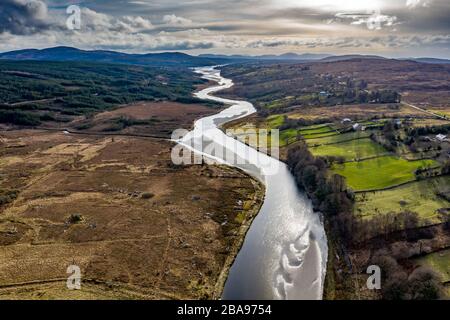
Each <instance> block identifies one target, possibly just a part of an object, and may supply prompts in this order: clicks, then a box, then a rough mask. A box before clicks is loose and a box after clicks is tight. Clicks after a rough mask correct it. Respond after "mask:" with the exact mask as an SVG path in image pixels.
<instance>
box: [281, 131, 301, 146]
mask: <svg viewBox="0 0 450 320" xmlns="http://www.w3.org/2000/svg"><path fill="white" fill-rule="evenodd" d="M297 135H298V130H297V129H287V130H283V131H281V132H280V146H281V147H283V146H286V145H288V144H290V143H293V142H295V141H296V139H297Z"/></svg>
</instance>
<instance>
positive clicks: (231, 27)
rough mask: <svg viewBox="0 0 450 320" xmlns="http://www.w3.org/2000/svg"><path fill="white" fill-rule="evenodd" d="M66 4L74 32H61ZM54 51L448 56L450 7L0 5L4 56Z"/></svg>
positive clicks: (184, 0)
mask: <svg viewBox="0 0 450 320" xmlns="http://www.w3.org/2000/svg"><path fill="white" fill-rule="evenodd" d="M71 5H77V6H78V7H79V8H80V10H81V14H80V18H81V19H80V21H81V24H80V28H79V29H78V28H75V29H74V30H71V28H68V26H67V19H68V18H70V15H69V14H67V12H66V11H67V8H68V7H69V6H71ZM70 21H71V22H72V23H73V21H74V20H73V19H72V20H70ZM72 25H73V24H72ZM57 45H67V46H74V47H78V48H83V49H112V50H118V51H125V52H139V53H141V52H153V51H169V50H170V51H175V50H176V51H183V52H187V53H190V54H199V53H227V54H255V55H256V54H273V53H284V52H297V53H305V52H311V53H330V54H348V53H366V54H380V55H385V56H391V57H400V56H404V57H411V56H415V57H418V56H433V57H441V58H450V1H449V0H370V1H369V0H308V1H305V0H222V1H219V0H0V51H9V50H15V49H24V48H46V47H52V46H57Z"/></svg>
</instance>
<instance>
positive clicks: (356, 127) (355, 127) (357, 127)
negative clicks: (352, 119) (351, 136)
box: [353, 123, 360, 131]
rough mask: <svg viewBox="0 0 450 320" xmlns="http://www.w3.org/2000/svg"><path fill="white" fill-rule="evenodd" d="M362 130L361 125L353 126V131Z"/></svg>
mask: <svg viewBox="0 0 450 320" xmlns="http://www.w3.org/2000/svg"><path fill="white" fill-rule="evenodd" d="M359 128H360V125H359V123H355V124H354V125H353V130H355V131H356V130H358V129H359Z"/></svg>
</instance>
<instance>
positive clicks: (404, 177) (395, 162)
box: [332, 156, 438, 191]
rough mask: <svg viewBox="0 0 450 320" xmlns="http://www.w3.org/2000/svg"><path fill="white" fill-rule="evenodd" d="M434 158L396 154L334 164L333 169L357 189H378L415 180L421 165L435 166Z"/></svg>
mask: <svg viewBox="0 0 450 320" xmlns="http://www.w3.org/2000/svg"><path fill="white" fill-rule="evenodd" d="M437 165H438V163H437V162H436V161H434V160H418V161H407V160H405V159H402V158H398V157H394V156H385V157H380V158H376V159H370V160H365V161H360V162H350V163H345V164H340V165H334V166H333V167H332V171H333V172H334V173H337V174H340V175H342V176H344V177H345V178H346V179H347V184H348V185H349V186H350V187H351V188H352V189H353V190H355V191H363V190H377V189H384V188H388V187H392V186H395V185H398V184H402V183H405V182H408V181H414V180H415V175H414V171H415V170H416V169H418V168H421V167H427V166H430V167H433V166H437Z"/></svg>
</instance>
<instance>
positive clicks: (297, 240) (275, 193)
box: [178, 67, 328, 300]
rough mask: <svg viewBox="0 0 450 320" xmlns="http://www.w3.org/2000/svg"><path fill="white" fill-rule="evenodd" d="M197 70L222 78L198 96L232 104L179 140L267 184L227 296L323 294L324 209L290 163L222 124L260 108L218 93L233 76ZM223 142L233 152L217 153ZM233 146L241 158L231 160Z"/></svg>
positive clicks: (318, 296)
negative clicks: (315, 204) (236, 136)
mask: <svg viewBox="0 0 450 320" xmlns="http://www.w3.org/2000/svg"><path fill="white" fill-rule="evenodd" d="M196 72H197V73H199V74H201V75H202V77H203V78H205V79H208V80H212V81H215V82H217V83H218V85H217V86H213V87H209V88H206V89H204V90H202V91H200V92H198V93H196V96H197V97H198V98H200V99H204V100H212V101H217V102H222V103H225V104H226V105H229V107H228V108H227V109H225V110H223V111H222V112H220V113H218V114H216V115H213V116H209V117H205V118H202V119H200V120H198V121H196V122H195V125H194V129H193V130H192V131H190V132H189V133H188V134H186V135H184V136H183V138H181V139H180V140H178V143H179V144H180V145H182V146H184V147H187V148H189V149H191V150H193V151H195V152H196V153H197V154H198V155H204V156H207V157H209V158H211V159H214V160H215V161H218V162H220V163H225V164H228V165H231V166H235V167H239V168H241V169H242V170H244V171H246V172H247V173H249V174H251V175H253V176H254V177H256V178H258V179H259V180H260V181H262V182H263V183H264V184H265V186H266V196H265V199H264V203H263V205H262V207H261V210H260V212H259V214H258V216H257V217H256V218H255V220H254V221H253V223H252V225H251V227H250V229H249V231H248V233H247V235H246V237H245V241H244V243H243V246H242V248H241V250H240V252H239V254H238V255H237V257H236V260H235V262H234V263H233V266H232V267H231V269H230V273H229V276H228V279H227V281H226V284H225V288H224V292H223V296H222V298H223V299H225V300H247V299H262V300H270V299H289V300H302V299H306V300H318V299H322V295H323V286H324V280H325V273H326V264H327V255H328V247H327V239H326V234H325V231H324V227H323V223H322V221H321V218H320V215H319V214H317V213H315V212H314V211H313V208H312V204H311V201H310V200H309V199H308V198H307V197H306V196H305V195H304V194H302V193H301V192H299V191H298V188H297V186H296V184H295V181H294V177H293V176H292V174H291V173H290V172H289V170H288V168H287V167H286V165H285V164H284V163H282V162H280V161H278V160H276V159H275V158H271V157H269V156H267V155H264V154H262V153H259V152H258V151H256V150H255V149H253V148H251V147H249V146H247V145H245V144H243V143H241V142H237V141H236V140H235V139H233V138H232V137H230V136H227V135H226V134H225V133H223V131H221V130H220V129H219V127H218V126H219V125H220V124H223V123H225V122H228V121H231V120H234V119H237V118H242V117H245V116H248V115H250V114H252V113H255V112H256V110H255V108H254V107H253V105H252V104H251V103H249V102H247V101H235V100H230V99H224V98H220V97H216V96H214V95H213V94H214V93H216V92H218V91H220V90H223V89H226V88H230V87H231V86H233V82H232V80H230V79H225V78H223V77H222V76H221V75H220V70H217V69H215V68H214V67H205V68H197V69H196ZM205 146H214V147H216V148H205ZM219 147H220V148H222V149H224V150H226V151H227V152H224V154H226V155H227V156H225V155H222V154H220V152H219V153H217V152H214V153H213V151H212V150H218V149H219ZM230 152H232V153H233V156H235V159H236V161H230V159H231V158H230V157H228V155H229V153H230ZM237 159H240V160H245V161H237ZM239 163H242V164H239Z"/></svg>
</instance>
